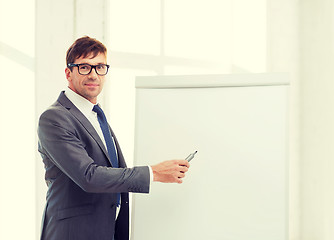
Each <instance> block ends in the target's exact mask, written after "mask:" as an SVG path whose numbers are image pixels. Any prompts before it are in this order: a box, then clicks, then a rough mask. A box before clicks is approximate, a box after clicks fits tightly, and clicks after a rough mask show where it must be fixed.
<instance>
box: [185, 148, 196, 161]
mask: <svg viewBox="0 0 334 240" xmlns="http://www.w3.org/2000/svg"><path fill="white" fill-rule="evenodd" d="M196 153H197V151H195V152H194V153H191V154H189V156H188V157H186V159H185V160H187V161H188V162H190V161H191V159H193V158H194V157H195V154H196Z"/></svg>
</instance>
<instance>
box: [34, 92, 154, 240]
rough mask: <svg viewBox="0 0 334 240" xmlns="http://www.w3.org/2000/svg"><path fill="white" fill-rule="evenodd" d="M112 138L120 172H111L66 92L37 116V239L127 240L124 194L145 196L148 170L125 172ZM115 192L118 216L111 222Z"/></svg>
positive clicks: (103, 151) (95, 136)
mask: <svg viewBox="0 0 334 240" xmlns="http://www.w3.org/2000/svg"><path fill="white" fill-rule="evenodd" d="M111 132H112V131H111ZM112 135H113V137H114V139H115V143H116V148H117V153H118V159H119V168H112V166H111V161H110V159H109V155H108V153H107V150H106V148H105V146H104V144H103V142H102V141H101V139H100V137H99V136H98V134H97V132H96V131H95V129H94V127H93V126H92V125H91V123H90V122H89V120H88V119H87V118H86V117H85V116H84V115H83V114H82V113H81V112H80V111H79V110H78V109H77V108H76V107H75V106H74V105H73V103H72V102H71V101H70V100H69V99H68V98H67V97H66V96H65V94H64V92H62V93H61V94H60V96H59V98H58V100H57V102H55V103H54V104H53V105H52V106H51V107H50V108H49V109H47V110H46V111H45V112H44V113H43V114H42V115H41V117H40V120H39V125H38V137H39V144H38V150H39V152H40V154H41V156H42V158H43V162H44V165H45V170H46V172H45V181H46V183H47V186H48V192H47V197H46V199H47V203H46V207H45V211H44V216H43V221H42V234H41V239H43V240H76V239H78V240H93V239H98V240H107V239H108V240H112V238H113V236H114V235H115V239H116V240H128V239H129V231H128V230H129V197H128V192H140V193H148V192H149V181H150V180H149V178H150V177H149V169H148V167H134V168H126V164H125V161H124V158H123V155H122V151H121V149H120V147H119V144H118V142H117V139H116V137H115V136H114V133H113V132H112ZM118 192H121V193H122V194H121V211H120V213H119V216H118V218H117V221H115V215H116V202H117V197H116V196H117V195H116V193H118Z"/></svg>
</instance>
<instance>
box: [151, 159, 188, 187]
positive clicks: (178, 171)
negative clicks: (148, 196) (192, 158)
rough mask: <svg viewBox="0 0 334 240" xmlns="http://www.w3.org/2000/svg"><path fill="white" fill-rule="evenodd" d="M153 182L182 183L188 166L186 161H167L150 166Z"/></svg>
mask: <svg viewBox="0 0 334 240" xmlns="http://www.w3.org/2000/svg"><path fill="white" fill-rule="evenodd" d="M151 167H152V171H153V181H155V182H163V183H182V179H181V178H184V177H185V173H186V172H187V171H188V168H189V167H190V164H189V163H188V161H186V160H168V161H164V162H162V163H159V164H157V165H154V166H151Z"/></svg>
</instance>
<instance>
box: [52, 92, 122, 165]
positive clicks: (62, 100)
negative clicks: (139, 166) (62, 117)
mask: <svg viewBox="0 0 334 240" xmlns="http://www.w3.org/2000/svg"><path fill="white" fill-rule="evenodd" d="M58 102H59V103H60V104H61V105H62V106H64V107H65V108H66V109H67V110H68V111H69V112H70V113H71V114H72V115H73V116H74V117H75V118H76V119H77V120H78V121H79V122H80V123H81V125H82V126H83V127H84V128H85V129H86V130H87V132H88V133H89V134H90V135H91V136H92V137H93V138H94V140H95V141H96V142H97V144H98V145H99V146H100V148H101V149H102V151H103V153H104V154H105V155H106V157H107V158H108V161H109V162H110V164H111V160H110V157H109V154H108V151H107V149H106V148H105V146H104V144H103V142H102V140H101V138H100V137H99V135H98V133H97V132H96V130H95V128H94V127H93V125H92V124H91V123H90V122H89V120H88V119H87V118H86V117H85V115H83V113H82V112H80V110H79V109H78V108H77V107H76V106H75V105H74V104H73V103H72V102H71V101H70V100H69V99H68V98H67V97H66V96H65V94H64V91H63V92H61V93H60V96H59V98H58ZM117 151H120V150H119V148H118V146H117ZM111 166H112V164H111Z"/></svg>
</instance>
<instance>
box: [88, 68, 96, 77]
mask: <svg viewBox="0 0 334 240" xmlns="http://www.w3.org/2000/svg"><path fill="white" fill-rule="evenodd" d="M88 77H89V78H93V79H97V77H98V74H97V72H96V68H92V71H90V73H89V74H88Z"/></svg>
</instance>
